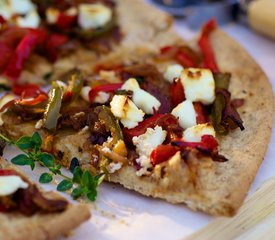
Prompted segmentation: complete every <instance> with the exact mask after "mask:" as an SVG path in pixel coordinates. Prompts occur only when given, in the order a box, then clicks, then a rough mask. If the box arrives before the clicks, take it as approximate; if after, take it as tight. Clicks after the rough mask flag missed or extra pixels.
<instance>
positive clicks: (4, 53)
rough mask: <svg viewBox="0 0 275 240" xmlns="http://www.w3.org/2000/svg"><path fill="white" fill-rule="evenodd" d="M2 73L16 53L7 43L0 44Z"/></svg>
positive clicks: (0, 68) (0, 67)
mask: <svg viewBox="0 0 275 240" xmlns="http://www.w3.org/2000/svg"><path fill="white" fill-rule="evenodd" d="M0 52H1V58H0V72H2V71H3V70H4V69H5V67H6V66H7V64H8V63H9V61H10V59H11V57H12V55H13V53H14V51H13V49H12V48H10V47H9V46H8V45H7V44H6V43H4V42H0Z"/></svg>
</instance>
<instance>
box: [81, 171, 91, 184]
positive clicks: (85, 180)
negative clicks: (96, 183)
mask: <svg viewBox="0 0 275 240" xmlns="http://www.w3.org/2000/svg"><path fill="white" fill-rule="evenodd" d="M93 180H94V179H93V176H92V174H91V173H90V172H89V171H88V170H86V171H85V172H84V173H83V175H82V178H81V183H82V185H83V186H85V187H88V188H89V186H90V185H91V182H93Z"/></svg>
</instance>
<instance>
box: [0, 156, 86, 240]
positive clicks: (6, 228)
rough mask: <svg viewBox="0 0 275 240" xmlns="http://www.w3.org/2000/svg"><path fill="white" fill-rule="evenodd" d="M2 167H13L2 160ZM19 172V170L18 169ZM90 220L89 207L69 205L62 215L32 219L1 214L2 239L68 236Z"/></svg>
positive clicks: (52, 194)
mask: <svg viewBox="0 0 275 240" xmlns="http://www.w3.org/2000/svg"><path fill="white" fill-rule="evenodd" d="M0 167H4V168H5V167H9V168H13V167H11V165H10V164H8V163H7V162H6V161H5V160H4V159H2V158H1V159H0ZM17 171H18V169H17ZM45 196H49V197H52V198H60V195H58V194H55V193H53V192H48V193H47V194H45ZM89 218H90V210H89V208H88V207H87V205H83V204H79V205H71V204H70V205H69V206H68V208H67V209H66V210H65V211H63V212H61V213H59V212H58V213H50V214H43V213H38V214H35V215H33V216H31V217H27V216H24V215H22V214H18V213H7V214H5V213H0V239H5V240H25V239H28V240H44V239H54V238H56V237H59V236H65V235H68V234H69V233H70V232H71V231H72V230H73V229H75V228H76V227H78V226H79V225H80V224H81V223H82V222H84V221H86V220H88V219H89Z"/></svg>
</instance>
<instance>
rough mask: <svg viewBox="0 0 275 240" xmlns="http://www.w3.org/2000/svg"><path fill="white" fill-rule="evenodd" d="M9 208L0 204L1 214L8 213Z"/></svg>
mask: <svg viewBox="0 0 275 240" xmlns="http://www.w3.org/2000/svg"><path fill="white" fill-rule="evenodd" d="M8 211H9V208H7V207H6V206H4V205H2V204H0V212H8Z"/></svg>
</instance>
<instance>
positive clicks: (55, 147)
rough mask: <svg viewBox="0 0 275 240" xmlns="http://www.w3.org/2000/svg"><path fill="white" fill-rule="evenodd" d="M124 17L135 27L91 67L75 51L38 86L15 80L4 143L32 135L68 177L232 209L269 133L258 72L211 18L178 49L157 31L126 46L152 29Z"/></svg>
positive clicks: (267, 96) (266, 93) (268, 98)
mask: <svg viewBox="0 0 275 240" xmlns="http://www.w3.org/2000/svg"><path fill="white" fill-rule="evenodd" d="M107 2H109V1H107ZM124 4H125V5H124ZM127 4H129V2H128V1H125V2H124V1H123V2H122V1H121V2H120V1H118V9H120V7H121V11H122V9H124V8H123V7H125V6H129V9H130V10H129V12H130V11H133V9H134V8H132V6H131V7H130V5H127ZM135 4H137V3H135ZM137 6H140V7H143V5H139V4H137ZM118 9H117V11H118ZM123 11H126V9H124V10H123ZM127 11H128V7H127ZM129 12H128V13H129ZM128 13H127V14H128ZM127 14H126V13H125V14H122V13H121V12H120V13H119V11H118V16H121V17H125V18H124V21H123V22H124V23H125V22H127V20H129V21H128V22H127V24H129V25H128V27H130V26H135V27H134V29H137V32H135V30H133V32H131V33H129V35H127V36H125V41H126V42H127V41H129V42H128V43H127V44H126V42H125V44H122V45H121V46H120V47H118V48H117V49H116V50H114V51H111V52H109V53H108V54H105V55H104V56H103V55H102V56H100V58H98V59H97V60H96V61H91V62H89V61H86V60H85V61H83V62H82V60H81V59H80V57H78V55H77V54H76V53H75V52H74V53H73V56H74V57H76V59H77V61H76V64H75V65H68V64H67V63H66V64H65V65H66V71H65V70H64V69H63V70H64V72H62V74H60V75H59V78H56V79H54V80H53V81H52V83H51V87H50V89H49V91H46V90H45V89H42V88H40V86H39V85H38V84H22V82H20V81H19V82H15V83H14V84H13V86H12V91H11V92H10V93H8V94H6V95H5V96H3V97H2V99H1V102H0V111H1V121H0V122H1V132H2V135H3V136H5V138H6V139H10V142H15V141H17V140H18V139H20V138H21V139H22V137H24V136H32V135H33V133H34V132H37V133H39V135H40V136H41V138H42V140H43V143H42V147H41V151H43V152H47V153H49V154H51V155H52V156H54V158H55V161H56V162H57V163H60V164H61V165H63V166H64V167H67V168H69V169H70V170H71V171H72V172H74V171H75V168H76V167H77V169H79V167H80V168H81V169H83V170H89V172H90V173H92V175H93V176H101V177H103V176H104V179H105V180H106V181H110V182H115V183H118V184H121V185H123V186H124V187H126V188H128V189H132V190H134V191H136V192H139V193H141V194H143V195H146V196H150V197H154V198H161V199H164V200H166V201H168V202H171V203H184V204H186V205H187V206H188V207H190V208H191V209H194V210H201V211H204V212H206V213H209V214H212V215H223V216H232V215H234V214H235V213H236V212H237V210H238V208H239V207H240V206H241V204H242V202H243V200H244V198H245V196H246V193H247V192H248V189H249V186H250V184H251V182H252V180H253V179H254V177H255V175H256V173H257V170H258V168H259V166H260V164H261V162H262V160H263V157H264V154H265V151H266V148H267V145H268V141H269V138H270V134H271V128H272V123H273V114H274V98H273V93H272V90H271V89H272V88H271V86H270V83H269V82H268V79H267V78H266V76H265V74H264V73H263V71H262V70H261V69H260V67H259V66H258V65H257V64H256V63H255V61H254V60H253V59H252V58H251V57H250V56H249V55H248V54H247V53H246V52H245V50H244V49H243V48H242V47H241V46H240V45H239V44H238V43H236V42H235V41H234V40H233V39H231V38H230V37H228V36H227V35H226V34H225V33H223V32H222V31H221V30H220V29H218V27H217V26H216V22H215V21H214V20H210V21H209V22H207V23H206V24H205V25H204V26H203V28H202V30H201V33H200V34H199V36H198V38H196V39H195V40H194V41H192V42H191V43H189V44H187V43H185V42H184V41H181V40H179V39H180V38H179V36H178V35H177V34H176V33H174V32H173V30H171V29H170V28H166V27H164V28H160V29H165V30H163V31H160V32H159V31H156V32H155V34H153V35H152V36H153V37H148V38H147V37H146V40H145V38H142V41H140V42H132V40H131V39H132V37H131V36H137V35H139V34H142V31H143V30H144V29H143V27H142V26H143V20H144V21H145V20H146V23H148V28H150V29H155V27H153V26H155V25H154V24H153V23H152V24H149V22H148V21H151V20H152V19H151V18H150V19H151V20H149V18H148V19H147V17H144V19H143V20H140V19H139V20H138V21H137V22H136V24H137V25H135V23H134V21H133V22H132V21H130V20H131V19H136V18H137V13H136V12H135V14H134V13H133V16H132V15H131V16H128V15H127ZM156 14H158V13H157V12H156ZM126 16H127V17H126ZM160 16H162V15H160ZM165 19H166V18H165ZM121 24H122V23H121ZM121 26H124V25H123V24H122V25H121ZM139 27H141V28H140V29H139ZM159 27H163V26H162V25H160V26H159ZM145 28H147V27H145ZM125 29H127V27H125ZM126 32H127V31H126ZM131 34H137V35H131ZM144 34H145V33H144ZM146 34H147V30H146ZM142 35H143V34H142ZM143 36H144V35H143ZM127 39H128V40H127ZM156 42H157V44H156ZM88 53H89V54H92V53H90V52H88ZM65 59H66V61H67V60H68V61H71V59H70V58H65ZM57 63H58V62H57ZM82 65H84V66H85V67H87V69H84V68H85V67H84V68H83V67H82ZM30 148H31V147H30ZM20 164H21V165H30V163H29V162H25V163H23V164H22V163H20ZM77 171H78V170H77ZM75 196H76V195H75Z"/></svg>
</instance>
